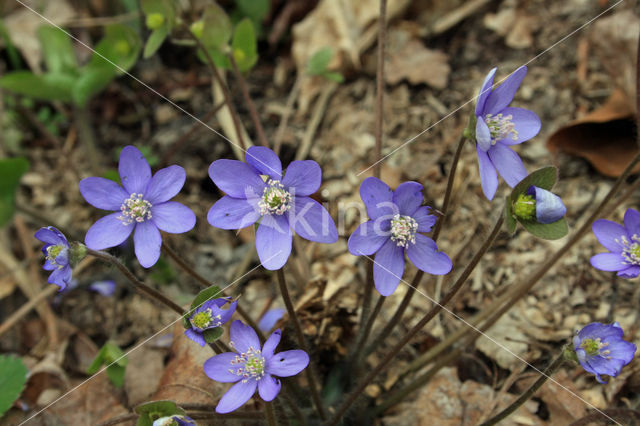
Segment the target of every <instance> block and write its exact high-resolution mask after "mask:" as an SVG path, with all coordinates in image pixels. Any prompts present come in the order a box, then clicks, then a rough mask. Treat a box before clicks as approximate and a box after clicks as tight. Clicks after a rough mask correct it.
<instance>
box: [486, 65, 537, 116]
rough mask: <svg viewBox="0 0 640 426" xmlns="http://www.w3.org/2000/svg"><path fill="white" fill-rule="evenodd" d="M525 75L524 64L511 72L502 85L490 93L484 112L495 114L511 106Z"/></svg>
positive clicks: (525, 68)
mask: <svg viewBox="0 0 640 426" xmlns="http://www.w3.org/2000/svg"><path fill="white" fill-rule="evenodd" d="M525 75H527V67H526V66H522V67H520V68H518V69H517V70H515V71H514V72H513V73H511V75H509V77H507V78H506V79H505V80H504V81H503V82H502V84H500V86H498V87H497V88H496V89H494V90H493V91H492V92H491V93H490V94H489V97H488V98H487V102H486V103H485V105H484V108H483V113H484V114H492V115H495V114H498V113H500V112H501V111H502V110H503V109H505V108H506V107H507V106H509V104H510V103H511V101H512V100H513V97H514V95H515V94H516V91H517V90H518V88H519V87H520V84H522V80H523V79H524V76H525Z"/></svg>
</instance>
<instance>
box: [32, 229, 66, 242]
mask: <svg viewBox="0 0 640 426" xmlns="http://www.w3.org/2000/svg"><path fill="white" fill-rule="evenodd" d="M34 236H35V237H36V238H37V239H38V240H40V241H42V242H43V243H47V244H50V245H56V244H63V245H66V246H67V247H69V243H68V242H67V238H66V237H65V236H64V235H63V234H62V232H60V231H58V230H57V229H56V228H54V227H53V226H47V227H46V228H40V229H38V230H37V231H36V233H35V234H34Z"/></svg>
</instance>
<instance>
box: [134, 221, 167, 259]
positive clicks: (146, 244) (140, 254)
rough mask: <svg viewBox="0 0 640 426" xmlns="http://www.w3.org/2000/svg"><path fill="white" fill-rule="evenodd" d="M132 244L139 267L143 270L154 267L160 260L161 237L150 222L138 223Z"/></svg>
mask: <svg viewBox="0 0 640 426" xmlns="http://www.w3.org/2000/svg"><path fill="white" fill-rule="evenodd" d="M133 242H134V244H135V252H136V257H137V258H138V262H140V265H142V266H143V267H145V268H150V267H152V266H153V265H155V264H156V262H157V261H158V259H159V258H160V246H162V237H161V235H160V231H159V230H158V228H157V227H156V225H155V224H154V223H153V222H150V221H146V222H141V223H138V224H137V225H136V231H135V233H134V234H133Z"/></svg>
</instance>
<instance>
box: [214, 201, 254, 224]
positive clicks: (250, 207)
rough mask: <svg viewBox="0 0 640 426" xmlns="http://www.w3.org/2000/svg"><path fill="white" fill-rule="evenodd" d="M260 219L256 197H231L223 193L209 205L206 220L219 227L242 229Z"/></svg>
mask: <svg viewBox="0 0 640 426" xmlns="http://www.w3.org/2000/svg"><path fill="white" fill-rule="evenodd" d="M258 219H260V209H259V207H258V203H257V199H255V198H254V199H244V198H233V197H230V196H228V195H225V196H224V197H222V198H221V199H219V200H218V201H216V203H215V204H214V205H213V206H211V208H210V209H209V213H208V214H207V220H208V221H209V223H210V224H211V226H215V227H216V228H221V229H242V228H245V227H247V226H249V225H253V224H254V223H255V222H256V221H257V220H258Z"/></svg>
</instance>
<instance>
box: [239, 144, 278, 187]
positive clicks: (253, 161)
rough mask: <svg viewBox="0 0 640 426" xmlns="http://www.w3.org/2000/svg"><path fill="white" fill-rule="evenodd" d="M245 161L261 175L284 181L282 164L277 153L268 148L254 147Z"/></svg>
mask: <svg viewBox="0 0 640 426" xmlns="http://www.w3.org/2000/svg"><path fill="white" fill-rule="evenodd" d="M245 160H246V161H247V163H248V164H249V165H250V166H251V167H253V168H254V169H255V170H256V171H257V172H258V173H260V174H261V175H267V176H269V177H270V178H271V179H275V180H282V163H281V162H280V159H279V158H278V156H277V155H276V153H275V152H273V151H272V150H271V149H269V148H267V147H266V146H252V147H251V148H249V149H248V150H247V153H246V155H245Z"/></svg>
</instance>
